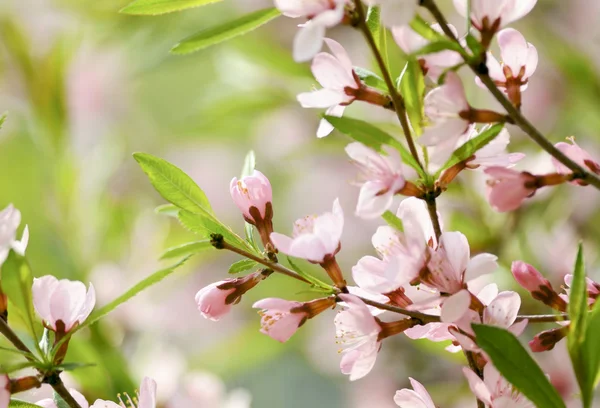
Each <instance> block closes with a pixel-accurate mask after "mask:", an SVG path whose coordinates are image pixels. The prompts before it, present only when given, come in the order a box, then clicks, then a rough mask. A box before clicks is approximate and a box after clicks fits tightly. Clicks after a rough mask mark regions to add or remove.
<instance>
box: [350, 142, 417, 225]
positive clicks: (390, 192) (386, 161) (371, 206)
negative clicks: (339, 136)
mask: <svg viewBox="0 0 600 408" xmlns="http://www.w3.org/2000/svg"><path fill="white" fill-rule="evenodd" d="M346 153H347V154H348V156H350V158H351V159H352V162H353V163H354V164H355V165H356V166H357V167H358V168H359V169H360V171H361V176H362V178H363V180H364V182H363V184H362V187H361V189H360V194H359V196H358V204H357V206H356V214H357V215H358V216H359V217H362V218H366V219H370V218H377V217H379V216H381V215H382V214H383V213H384V212H385V211H387V209H388V208H390V206H391V205H392V201H393V200H394V195H395V194H396V193H397V192H398V191H399V190H401V189H402V187H404V184H405V181H404V176H403V174H402V160H401V159H400V153H398V151H397V150H396V149H393V148H391V147H387V148H386V149H385V153H386V155H383V154H380V153H377V152H376V151H375V150H373V149H371V148H368V147H367V146H365V145H363V144H362V143H358V142H355V143H350V144H349V145H348V146H346Z"/></svg>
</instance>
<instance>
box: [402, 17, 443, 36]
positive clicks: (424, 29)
mask: <svg viewBox="0 0 600 408" xmlns="http://www.w3.org/2000/svg"><path fill="white" fill-rule="evenodd" d="M410 28H412V29H413V30H414V31H415V32H416V33H417V34H419V35H420V36H421V37H423V38H425V39H427V40H429V41H432V42H434V41H447V40H448V38H447V37H446V36H445V35H444V34H442V33H438V32H437V31H435V30H434V29H433V28H431V26H430V25H429V23H428V22H427V21H425V20H423V17H421V16H420V15H418V14H417V16H416V17H415V18H414V19H413V20H412V21H411V23H410Z"/></svg>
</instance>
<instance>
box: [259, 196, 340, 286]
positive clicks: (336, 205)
mask: <svg viewBox="0 0 600 408" xmlns="http://www.w3.org/2000/svg"><path fill="white" fill-rule="evenodd" d="M343 228H344V212H343V211H342V207H341V206H340V202H339V200H338V199H336V200H335V201H334V202H333V209H332V211H331V212H328V213H325V214H321V215H319V216H314V215H313V216H307V217H304V218H301V219H299V220H296V222H295V223H294V231H293V238H290V237H288V236H285V235H283V234H279V233H277V232H274V233H272V234H271V241H272V242H273V244H274V245H275V247H276V248H277V249H278V250H279V251H281V252H283V253H284V254H287V255H290V256H295V257H297V258H304V259H306V260H308V261H310V262H313V263H318V264H320V265H321V266H322V267H323V268H325V270H326V271H327V273H328V274H329V276H330V277H331V278H332V280H333V281H334V283H335V284H336V285H338V286H340V287H343V286H346V285H345V281H344V279H343V277H342V272H341V270H340V269H339V266H338V265H337V262H336V261H335V254H337V253H338V251H339V250H340V247H341V244H340V238H341V236H342V230H343Z"/></svg>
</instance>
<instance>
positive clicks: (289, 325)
mask: <svg viewBox="0 0 600 408" xmlns="http://www.w3.org/2000/svg"><path fill="white" fill-rule="evenodd" d="M252 307H254V308H256V309H263V310H262V311H261V312H260V314H261V320H260V325H261V329H260V331H261V333H264V334H266V335H268V336H270V337H272V338H273V339H275V340H277V341H279V342H281V343H285V342H286V341H288V340H289V338H290V337H292V335H293V334H294V333H296V330H298V328H299V327H300V326H301V325H302V324H303V323H304V322H305V321H306V319H307V318H308V315H307V314H306V313H305V312H303V311H302V310H301V308H302V303H300V302H290V301H288V300H284V299H275V298H268V299H263V300H259V301H258V302H256V303H254V305H252ZM294 309H300V310H299V311H298V312H294Z"/></svg>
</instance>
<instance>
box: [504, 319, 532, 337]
mask: <svg viewBox="0 0 600 408" xmlns="http://www.w3.org/2000/svg"><path fill="white" fill-rule="evenodd" d="M528 323H529V320H527V319H524V320H521V321H520V322H517V323H515V324H513V325H512V326H510V327H509V328H508V331H510V332H511V333H512V334H514V335H515V336H520V335H521V334H523V332H524V331H525V328H526V327H527V324H528Z"/></svg>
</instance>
